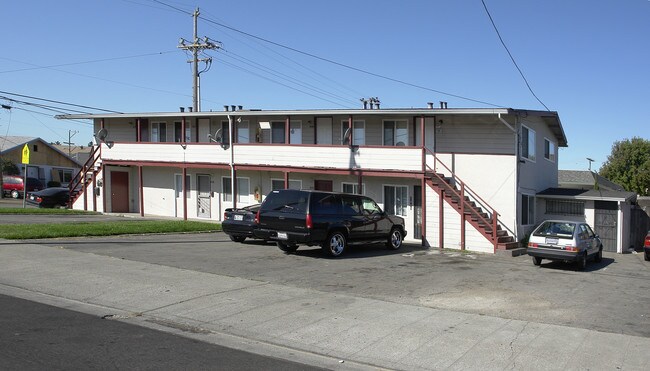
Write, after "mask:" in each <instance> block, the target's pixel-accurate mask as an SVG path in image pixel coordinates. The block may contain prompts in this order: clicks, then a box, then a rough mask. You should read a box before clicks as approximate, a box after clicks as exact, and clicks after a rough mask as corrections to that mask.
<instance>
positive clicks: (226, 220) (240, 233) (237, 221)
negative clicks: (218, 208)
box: [221, 204, 261, 242]
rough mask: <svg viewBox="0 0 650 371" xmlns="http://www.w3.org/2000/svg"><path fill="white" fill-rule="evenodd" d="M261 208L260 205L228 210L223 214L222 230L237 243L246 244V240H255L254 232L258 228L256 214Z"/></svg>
mask: <svg viewBox="0 0 650 371" xmlns="http://www.w3.org/2000/svg"><path fill="white" fill-rule="evenodd" d="M260 206H261V205H260V204H256V205H251V206H246V207H243V208H240V209H239V208H234V209H233V208H228V209H226V211H225V212H224V213H223V222H222V223H221V230H223V232H224V233H225V234H227V235H228V236H229V237H230V239H231V240H233V241H235V242H244V240H246V238H255V235H254V234H253V230H254V229H256V228H257V224H255V214H256V213H257V210H259V209H260Z"/></svg>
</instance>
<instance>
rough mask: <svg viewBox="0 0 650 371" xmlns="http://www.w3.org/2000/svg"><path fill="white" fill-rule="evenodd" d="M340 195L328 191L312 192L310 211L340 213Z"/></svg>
mask: <svg viewBox="0 0 650 371" xmlns="http://www.w3.org/2000/svg"><path fill="white" fill-rule="evenodd" d="M341 207H342V205H341V197H340V196H339V195H335V194H330V193H312V195H311V204H310V205H309V212H310V213H318V214H341Z"/></svg>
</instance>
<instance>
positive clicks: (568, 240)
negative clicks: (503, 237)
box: [527, 220, 603, 270]
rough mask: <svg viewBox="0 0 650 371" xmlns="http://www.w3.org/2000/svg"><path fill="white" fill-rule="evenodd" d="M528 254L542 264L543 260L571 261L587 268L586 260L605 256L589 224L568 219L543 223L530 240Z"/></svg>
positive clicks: (534, 260)
mask: <svg viewBox="0 0 650 371" xmlns="http://www.w3.org/2000/svg"><path fill="white" fill-rule="evenodd" d="M527 251H528V255H530V256H532V257H533V264H535V265H540V264H542V259H549V260H562V261H571V262H576V263H577V264H578V268H579V269H581V270H582V269H584V268H585V266H586V265H587V259H589V258H591V257H593V258H594V261H596V262H600V261H601V260H602V259H603V244H602V242H601V241H600V238H599V237H598V235H596V234H595V233H594V231H593V230H592V229H591V227H590V226H589V224H587V223H581V222H573V221H568V220H547V221H544V222H542V224H540V225H539V226H538V227H537V228H535V230H534V231H533V233H532V234H531V235H530V238H529V239H528V250H527Z"/></svg>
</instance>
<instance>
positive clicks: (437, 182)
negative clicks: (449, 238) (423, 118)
mask: <svg viewBox="0 0 650 371" xmlns="http://www.w3.org/2000/svg"><path fill="white" fill-rule="evenodd" d="M431 154H432V153H431ZM432 155H433V154H432ZM434 161H435V163H434V169H435V168H437V165H438V164H440V165H441V166H442V167H443V168H444V169H446V170H447V171H446V173H447V174H451V176H446V175H445V174H443V173H441V172H437V171H435V170H434V169H431V168H430V167H429V166H427V171H426V172H425V182H426V183H427V185H428V186H429V187H431V188H432V189H433V190H434V191H435V192H436V193H437V194H438V196H439V197H441V198H442V199H443V200H444V201H445V202H446V203H447V204H448V205H450V206H451V207H452V208H453V209H454V210H456V211H457V212H458V213H459V214H460V215H461V216H462V222H461V223H462V226H461V233H462V234H463V235H464V228H465V227H464V226H465V222H469V224H470V225H472V226H473V227H474V228H475V229H476V230H477V231H478V232H479V233H480V234H481V235H483V236H484V237H485V238H486V239H487V240H488V241H490V242H491V243H492V245H493V246H494V252H495V253H497V252H500V251H510V255H512V256H516V255H519V253H520V252H521V250H518V249H520V244H519V242H517V241H516V240H515V237H514V236H512V235H511V234H510V232H509V231H508V230H506V229H505V227H504V226H503V225H502V223H500V222H499V213H497V211H496V210H495V209H494V208H493V207H491V206H490V205H489V204H488V203H487V202H485V201H484V200H483V199H482V198H481V197H480V196H479V195H478V194H477V193H476V192H474V191H473V190H471V189H470V188H469V187H468V186H467V185H466V184H465V183H464V182H463V181H462V180H460V179H459V178H458V177H457V176H456V175H455V174H454V173H453V172H452V171H451V170H449V168H448V167H447V166H446V165H444V164H443V163H442V162H440V160H439V159H438V158H436V157H435V155H434ZM461 238H462V241H461V249H462V250H464V249H465V246H464V236H463V237H461Z"/></svg>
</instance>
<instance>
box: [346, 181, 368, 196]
mask: <svg viewBox="0 0 650 371" xmlns="http://www.w3.org/2000/svg"><path fill="white" fill-rule="evenodd" d="M341 192H343V193H353V194H362V195H365V194H366V185H365V184H364V183H361V193H359V183H341Z"/></svg>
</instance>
